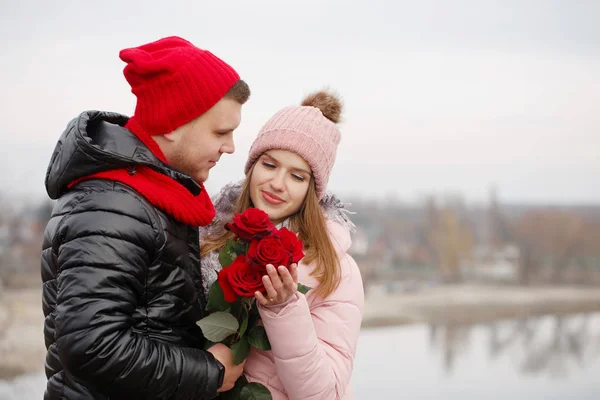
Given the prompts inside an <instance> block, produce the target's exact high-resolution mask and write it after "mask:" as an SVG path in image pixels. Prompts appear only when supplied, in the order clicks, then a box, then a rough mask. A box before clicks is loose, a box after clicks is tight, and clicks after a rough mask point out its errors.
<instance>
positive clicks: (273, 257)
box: [246, 236, 292, 273]
mask: <svg viewBox="0 0 600 400" xmlns="http://www.w3.org/2000/svg"><path fill="white" fill-rule="evenodd" d="M246 256H247V257H248V263H249V264H251V265H252V266H253V267H254V268H255V269H256V270H257V271H259V272H263V273H264V272H265V267H266V265H267V264H272V265H273V266H274V267H275V268H277V267H279V266H280V265H284V266H286V267H288V266H289V265H290V263H291V261H292V256H291V254H290V252H289V251H288V250H287V249H286V248H285V247H283V244H282V243H281V239H279V237H277V236H268V237H266V238H262V239H255V240H253V241H252V242H250V246H249V247H248V253H246Z"/></svg>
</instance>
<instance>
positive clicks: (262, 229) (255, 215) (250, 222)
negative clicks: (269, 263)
mask: <svg viewBox="0 0 600 400" xmlns="http://www.w3.org/2000/svg"><path fill="white" fill-rule="evenodd" d="M225 229H227V230H229V231H231V232H233V233H235V234H236V235H237V236H238V237H239V238H240V239H241V240H244V241H250V240H252V239H255V238H261V237H265V236H268V235H270V234H271V233H272V232H273V231H274V230H275V225H273V223H272V222H271V220H270V219H269V215H268V214H267V213H266V212H264V211H262V210H259V209H258V208H248V209H247V210H246V211H244V212H243V213H241V214H235V215H234V216H233V221H232V222H230V223H227V224H226V225H225Z"/></svg>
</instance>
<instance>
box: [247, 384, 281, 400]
mask: <svg viewBox="0 0 600 400" xmlns="http://www.w3.org/2000/svg"><path fill="white" fill-rule="evenodd" d="M240 399H241V400H272V399H273V397H272V396H271V392H269V389H267V387H266V386H265V385H262V384H260V383H257V382H252V383H249V384H247V385H246V386H244V388H243V389H242V391H241V392H240Z"/></svg>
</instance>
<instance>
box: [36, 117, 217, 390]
mask: <svg viewBox="0 0 600 400" xmlns="http://www.w3.org/2000/svg"><path fill="white" fill-rule="evenodd" d="M126 122H127V117H124V116H122V115H118V114H111V113H101V112H86V113H83V114H81V115H80V116H79V117H78V118H76V119H74V120H73V121H71V123H70V124H69V125H68V127H67V130H66V131H65V133H64V134H63V135H62V137H61V138H60V140H59V142H58V144H57V146H56V149H55V151H54V154H53V155H52V159H51V161H50V165H49V167H48V172H47V176H46V189H47V191H48V194H49V196H50V197H51V198H53V199H58V201H57V204H56V206H55V208H54V211H53V214H52V218H51V220H50V222H49V223H48V226H47V227H46V231H45V235H44V245H43V252H42V279H43V282H44V288H43V308H44V315H45V317H46V319H45V324H44V336H45V339H46V347H47V349H48V351H47V355H46V375H47V377H48V384H47V389H46V393H45V396H44V398H45V399H46V400H50V399H56V400H59V399H69V400H74V399H209V398H213V397H215V396H216V390H217V385H218V373H219V369H218V364H217V362H216V361H215V359H214V358H213V357H212V355H211V354H210V353H207V352H205V351H203V350H201V349H202V348H203V346H204V344H205V339H204V338H203V336H202V332H201V330H200V329H199V328H198V327H197V326H196V324H195V322H196V321H197V320H198V319H200V318H202V316H203V303H204V300H203V297H199V294H200V293H202V282H201V274H200V270H199V268H200V263H199V254H200V252H199V248H198V233H197V229H195V228H193V227H191V226H187V225H184V224H182V223H180V222H178V221H176V220H174V219H173V218H171V217H170V216H168V215H167V214H165V213H164V212H162V211H161V210H159V209H157V208H155V207H153V206H152V205H151V204H150V203H149V202H147V201H146V200H145V199H144V198H143V197H142V196H141V195H139V194H138V193H137V192H136V191H134V190H133V189H131V188H130V187H128V186H126V185H123V184H120V183H117V182H112V181H108V180H99V179H96V180H88V181H83V182H81V183H79V184H77V185H76V186H74V187H73V188H72V189H70V190H69V189H68V188H67V185H68V184H69V183H70V182H72V181H73V180H75V179H77V178H80V177H84V176H88V175H90V174H93V173H96V172H100V171H104V170H110V169H115V168H124V167H125V168H129V167H134V166H136V165H147V166H150V167H151V168H153V169H155V170H157V171H159V172H161V173H163V174H166V175H169V176H170V177H172V178H174V179H176V180H178V181H179V182H180V183H182V184H183V185H184V186H186V187H187V188H188V189H189V190H190V191H192V192H193V193H198V192H199V190H200V187H199V186H198V185H197V184H196V183H195V182H194V181H193V180H192V179H191V178H190V177H188V176H187V175H184V174H182V173H180V172H178V171H175V170H174V169H172V168H169V167H168V166H167V165H165V164H164V163H162V162H161V161H160V160H158V159H157V158H156V157H155V156H154V155H153V154H152V153H151V152H150V151H149V150H148V149H147V148H146V147H145V146H144V145H143V144H142V142H141V141H140V140H139V139H138V138H137V137H135V135H133V134H132V133H131V132H129V131H128V130H126V129H125V128H123V127H122V125H124V124H125V123H126ZM200 296H202V295H200Z"/></svg>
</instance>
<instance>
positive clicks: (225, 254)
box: [219, 239, 247, 268]
mask: <svg viewBox="0 0 600 400" xmlns="http://www.w3.org/2000/svg"><path fill="white" fill-rule="evenodd" d="M246 247H247V245H246V244H245V243H243V242H236V241H235V240H231V239H229V240H227V243H226V244H225V246H223V248H222V249H221V251H220V252H219V263H220V264H221V266H223V268H225V267H228V266H229V265H231V263H232V262H233V260H235V259H236V258H237V256H239V255H241V254H246V251H247V249H246Z"/></svg>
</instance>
